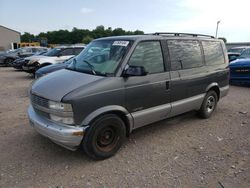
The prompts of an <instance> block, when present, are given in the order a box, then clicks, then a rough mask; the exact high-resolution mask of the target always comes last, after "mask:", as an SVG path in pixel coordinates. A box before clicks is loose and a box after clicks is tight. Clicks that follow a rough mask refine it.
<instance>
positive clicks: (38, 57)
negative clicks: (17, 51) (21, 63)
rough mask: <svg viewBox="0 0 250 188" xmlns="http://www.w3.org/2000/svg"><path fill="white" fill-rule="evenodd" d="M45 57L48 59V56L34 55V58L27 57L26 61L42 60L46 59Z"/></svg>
mask: <svg viewBox="0 0 250 188" xmlns="http://www.w3.org/2000/svg"><path fill="white" fill-rule="evenodd" d="M44 57H47V56H44V55H32V56H29V57H26V58H25V60H33V59H40V58H44Z"/></svg>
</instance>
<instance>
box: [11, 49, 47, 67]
mask: <svg viewBox="0 0 250 188" xmlns="http://www.w3.org/2000/svg"><path fill="white" fill-rule="evenodd" d="M46 53H47V52H38V53H35V54H34V55H32V56H30V57H26V58H19V59H16V60H15V61H13V62H12V67H13V68H15V69H18V70H22V69H23V65H24V64H25V61H26V59H28V58H33V57H36V56H41V55H44V54H46Z"/></svg>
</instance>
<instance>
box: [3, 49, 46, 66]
mask: <svg viewBox="0 0 250 188" xmlns="http://www.w3.org/2000/svg"><path fill="white" fill-rule="evenodd" d="M47 51H48V48H45V47H24V48H18V49H16V50H13V51H9V52H6V53H2V54H0V64H1V65H5V66H11V64H12V62H13V61H15V60H16V59H19V58H24V57H29V56H32V55H34V54H36V53H39V52H47Z"/></svg>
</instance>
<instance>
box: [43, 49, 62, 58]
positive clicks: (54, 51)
mask: <svg viewBox="0 0 250 188" xmlns="http://www.w3.org/2000/svg"><path fill="white" fill-rule="evenodd" d="M61 51H62V49H61V48H53V49H51V50H49V51H48V52H46V53H45V54H43V55H45V56H50V57H54V56H58V55H59V53H60V52H61Z"/></svg>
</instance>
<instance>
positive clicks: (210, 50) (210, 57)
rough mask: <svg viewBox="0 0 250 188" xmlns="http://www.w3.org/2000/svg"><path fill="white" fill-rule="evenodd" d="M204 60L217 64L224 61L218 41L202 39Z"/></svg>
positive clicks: (207, 62) (210, 63)
mask: <svg viewBox="0 0 250 188" xmlns="http://www.w3.org/2000/svg"><path fill="white" fill-rule="evenodd" d="M201 43H202V46H203V49H204V55H205V62H206V64H207V65H217V64H223V63H225V60H224V55H223V49H222V46H221V44H220V42H216V41H202V42H201Z"/></svg>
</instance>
